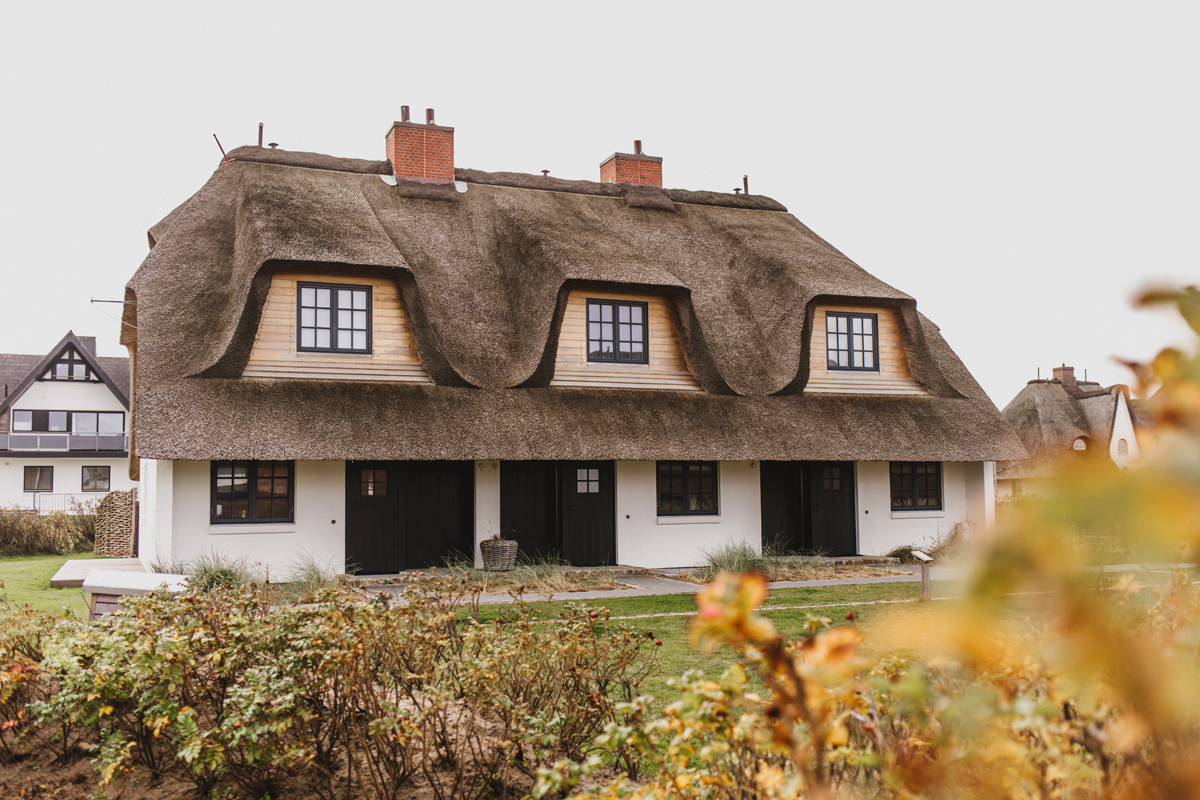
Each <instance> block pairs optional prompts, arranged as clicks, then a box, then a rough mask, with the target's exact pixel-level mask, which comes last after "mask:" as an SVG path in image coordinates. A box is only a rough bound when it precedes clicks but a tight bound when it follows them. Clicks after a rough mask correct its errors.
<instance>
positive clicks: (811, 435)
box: [123, 148, 1024, 460]
mask: <svg viewBox="0 0 1200 800" xmlns="http://www.w3.org/2000/svg"><path fill="white" fill-rule="evenodd" d="M230 156H231V157H232V158H233V159H234V160H233V161H232V162H226V163H223V164H222V165H221V166H220V167H219V168H218V169H217V171H216V173H215V174H214V175H213V177H212V178H211V179H210V180H209V181H208V183H207V184H206V185H205V186H204V187H203V188H201V190H200V191H199V192H197V193H196V194H195V195H194V196H193V197H192V198H191V199H190V200H189V201H187V202H186V203H184V204H183V205H182V206H180V207H179V208H178V209H176V210H175V211H173V212H172V213H171V214H170V215H169V216H168V217H167V218H166V219H165V220H164V221H163V222H161V223H159V225H157V226H155V227H154V228H153V229H152V231H151V234H150V237H151V242H152V243H153V244H154V246H153V249H152V251H151V253H150V255H149V257H148V258H147V259H146V260H145V262H144V263H143V264H142V266H141V268H140V269H139V270H138V272H137V274H135V275H134V277H133V279H132V280H131V281H130V282H129V287H128V299H130V300H135V301H136V304H131V305H127V306H126V315H127V316H126V323H127V324H126V325H124V326H123V330H124V332H125V333H124V336H123V341H124V342H126V343H128V344H129V345H130V346H131V347H135V348H136V355H137V368H138V376H137V381H138V383H137V388H136V400H135V405H136V408H135V416H136V436H137V454H138V455H140V456H142V457H149V458H171V459H208V458H216V457H230V456H232V455H241V456H243V457H250V456H254V457H274V458H318V459H319V458H328V459H341V458H367V457H371V458H415V459H432V458H583V457H595V458H644V459H652V458H685V457H689V458H691V457H694V458H702V457H703V458H725V459H735V458H737V459H774V458H779V459H801V458H846V459H851V458H854V459H879V460H884V459H892V458H913V459H916V458H921V459H925V458H929V459H945V460H997V459H1002V458H1014V457H1020V456H1023V455H1024V453H1023V451H1022V450H1021V448H1020V446H1019V444H1018V443H1017V442H1016V440H1015V439H1014V438H1013V436H1012V435H1011V433H1009V432H1008V431H1007V428H1006V426H1005V424H1004V421H1003V419H1002V418H1001V417H1000V415H999V413H998V412H997V411H996V409H995V406H994V405H992V404H991V402H990V401H989V400H988V399H987V396H986V395H985V394H984V393H983V391H982V390H981V389H980V388H979V386H978V385H977V384H976V383H975V381H974V380H973V379H972V378H971V376H970V374H969V373H968V372H967V370H966V369H965V368H964V367H963V365H962V363H961V362H960V361H959V360H958V358H957V357H956V356H955V355H954V353H953V352H952V351H951V350H950V348H949V347H948V346H947V345H946V344H945V342H943V341H942V339H941V337H940V335H939V333H938V330H937V327H936V326H935V325H933V324H932V323H931V322H930V321H929V320H927V319H925V318H924V317H923V316H921V315H920V314H919V313H917V311H916V303H915V301H914V300H913V299H912V298H910V297H909V296H908V295H906V294H904V293H903V292H900V291H898V290H896V289H894V288H892V287H891V286H888V285H887V284H885V283H883V282H882V281H880V280H878V279H876V278H874V277H873V276H871V275H869V274H868V273H866V272H865V271H864V270H863V269H861V268H860V267H858V266H857V265H856V264H854V263H853V262H851V261H850V260H849V259H848V258H846V257H845V256H844V255H842V254H841V253H839V252H838V251H837V250H835V249H834V248H833V247H831V246H830V245H829V244H828V243H826V242H825V241H823V240H822V239H821V238H820V237H818V236H817V235H816V234H814V233H813V232H812V231H811V230H809V229H808V228H807V227H805V226H804V225H803V224H802V223H800V222H799V221H798V220H797V219H795V218H794V217H792V216H791V215H789V214H787V213H786V212H785V211H784V210H783V207H782V206H780V205H779V204H778V203H776V202H775V201H773V200H770V199H769V198H760V197H756V196H750V197H746V196H740V195H721V194H717V193H706V192H685V191H682V190H658V189H654V188H645V187H639V188H637V189H633V188H632V187H628V186H623V185H614V184H601V183H593V182H590V181H564V180H560V179H556V178H544V177H538V176H531V175H516V174H513V173H482V172H477V171H473V170H458V171H457V174H456V178H457V179H458V180H459V181H460V185H459V186H458V187H457V189H456V187H454V186H452V185H445V186H430V185H428V184H414V183H408V182H406V181H404V180H402V179H401V180H399V181H396V180H395V179H394V178H387V179H386V180H385V179H381V178H382V177H384V176H383V172H384V170H383V169H382V168H381V167H380V165H381V164H386V162H368V161H364V162H355V163H350V162H348V161H347V160H344V159H331V158H329V157H326V156H319V155H317V154H290V153H287V152H286V151H278V150H275V151H264V150H259V149H258V148H239V149H238V150H234V151H232V152H231V153H230ZM464 188H465V189H466V191H462V189H464ZM297 266H299V267H304V266H313V267H314V268H319V269H321V270H323V271H334V272H336V271H346V272H347V273H348V274H357V275H361V274H376V275H384V276H389V277H392V278H393V279H395V280H396V281H397V283H398V284H399V286H400V289H401V292H402V295H403V297H404V300H405V304H406V307H407V310H408V312H409V315H410V318H411V323H412V328H413V335H414V338H415V340H416V344H417V349H418V352H419V354H420V356H421V359H422V362H423V364H424V365H425V367H426V369H427V370H428V371H429V373H430V375H431V377H432V378H433V379H434V381H435V383H436V384H437V385H435V386H390V385H346V384H336V383H322V382H313V381H266V380H241V379H240V375H241V372H242V369H243V367H244V366H245V364H246V361H247V359H248V357H249V353H250V349H251V346H252V345H253V341H254V335H255V331H256V328H257V324H258V319H259V314H260V312H261V309H262V306H263V303H264V301H265V299H266V291H267V288H268V286H269V283H270V276H271V274H272V273H273V272H274V271H275V270H276V269H278V268H282V267H286V268H290V269H294V268H296V267H297ZM581 286H605V287H609V288H611V287H613V286H621V287H639V288H641V289H645V290H650V291H656V292H660V293H663V294H665V295H667V296H668V297H670V298H671V299H672V301H673V304H674V308H675V310H676V312H677V315H678V321H679V324H680V329H681V333H682V337H681V338H682V340H683V346H684V350H685V357H686V359H687V361H688V365H689V367H690V368H691V369H692V371H693V372H694V373H695V375H696V377H697V380H698V381H699V382H700V384H701V386H702V387H703V388H704V389H705V390H706V393H696V394H693V395H689V396H683V395H680V394H676V393H671V392H653V391H644V390H618V389H606V390H600V389H597V390H579V389H560V388H549V382H550V379H551V377H552V370H553V364H554V353H555V350H556V347H557V336H556V333H555V331H556V330H557V325H558V320H560V319H561V317H562V314H563V311H564V308H565V300H566V296H567V293H568V292H569V291H570V289H571V288H573V287H581ZM838 300H844V301H850V302H874V303H879V304H881V305H887V306H891V307H894V308H896V309H897V310H898V311H899V317H900V321H901V328H902V331H903V334H902V335H903V340H904V342H903V343H904V346H905V350H906V353H907V355H908V359H909V364H910V368H911V371H912V373H913V375H914V377H916V379H917V380H918V381H920V382H921V383H922V384H924V385H925V386H926V387H927V389H928V390H929V392H930V395H931V396H930V397H926V398H922V397H916V398H899V397H896V398H881V397H873V398H863V397H847V396H825V397H815V396H806V395H803V394H802V393H801V392H802V389H803V386H804V383H805V381H806V380H807V377H808V376H807V364H808V345H807V336H806V330H807V329H808V328H809V327H810V326H811V319H810V317H811V313H810V310H811V308H812V307H813V305H815V304H816V303H817V302H827V301H838Z"/></svg>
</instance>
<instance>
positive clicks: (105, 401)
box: [12, 381, 129, 427]
mask: <svg viewBox="0 0 1200 800" xmlns="http://www.w3.org/2000/svg"><path fill="white" fill-rule="evenodd" d="M12 407H13V408H16V409H26V410H42V411H44V410H50V411H123V412H125V415H126V419H125V425H126V427H128V425H129V412H128V411H127V410H126V408H125V406H123V405H121V401H120V400H118V399H117V398H116V396H115V395H114V394H113V393H112V390H111V389H109V388H108V386H107V385H106V384H103V383H90V382H84V381H36V382H34V383H33V384H32V385H31V386H30V387H29V388H28V389H26V390H25V394H23V395H21V396H20V397H19V398H17V400H15V401H14V402H13V404H12Z"/></svg>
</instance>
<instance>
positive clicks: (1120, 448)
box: [1117, 439, 1129, 456]
mask: <svg viewBox="0 0 1200 800" xmlns="http://www.w3.org/2000/svg"><path fill="white" fill-rule="evenodd" d="M1117 455H1119V456H1127V455H1129V442H1127V441H1125V440H1124V439H1118V440H1117Z"/></svg>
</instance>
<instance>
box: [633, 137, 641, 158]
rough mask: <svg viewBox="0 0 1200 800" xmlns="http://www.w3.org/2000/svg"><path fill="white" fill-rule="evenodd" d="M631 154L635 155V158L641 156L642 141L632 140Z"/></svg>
mask: <svg viewBox="0 0 1200 800" xmlns="http://www.w3.org/2000/svg"><path fill="white" fill-rule="evenodd" d="M633 154H634V155H637V156H640V155H641V154H642V140H641V139H634V140H633Z"/></svg>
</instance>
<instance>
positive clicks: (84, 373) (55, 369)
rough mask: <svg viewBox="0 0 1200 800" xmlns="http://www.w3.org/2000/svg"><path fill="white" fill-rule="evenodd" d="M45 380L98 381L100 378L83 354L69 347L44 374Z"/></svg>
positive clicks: (43, 378)
mask: <svg viewBox="0 0 1200 800" xmlns="http://www.w3.org/2000/svg"><path fill="white" fill-rule="evenodd" d="M42 380H44V381H96V380H99V378H97V377H96V376H95V375H94V374H93V373H92V368H91V367H89V366H88V365H87V362H86V361H84V360H83V356H81V355H80V354H79V351H78V350H76V349H75V348H74V347H68V348H67V349H66V350H64V351H63V352H62V353H61V354H60V355H59V357H58V358H56V359H55V360H54V361H53V362H51V364H50V369H49V370H47V371H46V374H45V375H43V376H42Z"/></svg>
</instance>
